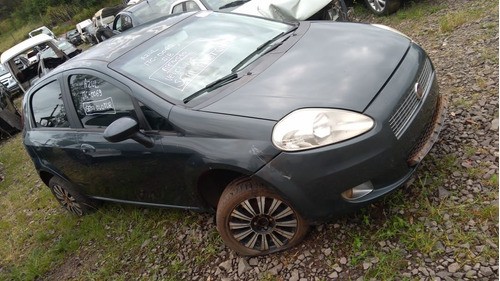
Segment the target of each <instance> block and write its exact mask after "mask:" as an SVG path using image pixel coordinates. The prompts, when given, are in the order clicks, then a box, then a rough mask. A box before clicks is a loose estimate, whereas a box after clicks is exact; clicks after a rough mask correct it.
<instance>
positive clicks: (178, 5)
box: [172, 3, 184, 14]
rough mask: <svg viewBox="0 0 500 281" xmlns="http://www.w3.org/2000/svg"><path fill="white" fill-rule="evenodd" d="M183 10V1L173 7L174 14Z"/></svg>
mask: <svg viewBox="0 0 500 281" xmlns="http://www.w3.org/2000/svg"><path fill="white" fill-rule="evenodd" d="M182 12H184V10H183V9H182V3H180V4H177V5H175V6H174V8H173V9H172V14H178V13H182Z"/></svg>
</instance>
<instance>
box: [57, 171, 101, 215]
mask: <svg viewBox="0 0 500 281" xmlns="http://www.w3.org/2000/svg"><path fill="white" fill-rule="evenodd" d="M49 188H50V191H52V194H53V195H54V197H55V198H56V200H57V201H58V202H59V204H61V206H63V207H64V208H65V209H66V210H67V211H68V212H70V213H72V214H73V215H76V216H83V215H87V214H90V213H92V212H94V211H95V210H96V209H97V202H96V201H95V200H92V199H90V198H88V197H86V196H84V195H82V194H80V193H79V192H78V191H76V189H75V188H74V187H73V186H71V185H70V184H69V183H68V182H67V181H65V180H63V179H61V178H59V177H57V176H54V177H52V178H51V179H50V181H49Z"/></svg>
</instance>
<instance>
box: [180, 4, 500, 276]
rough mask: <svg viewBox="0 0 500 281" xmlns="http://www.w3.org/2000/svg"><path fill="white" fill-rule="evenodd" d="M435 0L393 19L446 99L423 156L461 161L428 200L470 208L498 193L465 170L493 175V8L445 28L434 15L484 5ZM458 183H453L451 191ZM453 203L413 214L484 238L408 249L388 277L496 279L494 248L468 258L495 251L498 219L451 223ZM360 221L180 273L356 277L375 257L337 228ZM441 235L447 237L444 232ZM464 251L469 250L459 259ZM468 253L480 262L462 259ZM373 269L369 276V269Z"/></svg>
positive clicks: (388, 244)
mask: <svg viewBox="0 0 500 281" xmlns="http://www.w3.org/2000/svg"><path fill="white" fill-rule="evenodd" d="M442 2H443V3H442V5H445V6H446V7H445V8H444V9H442V10H440V11H438V12H436V13H435V14H433V15H431V16H428V17H423V18H422V21H421V22H419V23H418V25H413V26H411V27H408V26H406V25H407V24H408V22H406V21H403V22H401V24H399V25H398V26H393V27H394V28H396V29H399V30H403V31H404V32H405V33H406V34H408V35H409V36H410V37H411V38H412V39H413V40H415V41H416V42H418V43H419V44H421V45H422V46H423V47H424V49H426V50H427V51H428V53H429V55H430V57H431V59H432V60H433V63H434V65H435V67H436V70H437V73H438V75H439V85H440V89H441V92H442V93H443V94H444V95H446V96H447V97H448V99H449V101H450V106H449V109H448V117H447V122H446V123H447V125H446V127H445V128H444V130H443V132H442V133H441V141H440V142H439V143H438V144H437V145H436V146H435V147H434V149H433V150H432V151H431V156H430V157H434V158H440V157H446V156H447V155H450V154H453V155H455V156H456V157H457V160H458V163H454V164H456V165H460V166H461V167H462V168H464V169H459V170H460V171H454V172H453V173H452V174H450V175H448V177H447V178H446V179H445V180H444V184H443V185H442V186H441V187H439V188H438V190H437V192H435V193H434V194H432V195H430V196H429V200H431V201H433V202H436V204H440V202H443V201H446V202H445V203H443V204H447V205H451V206H453V205H460V204H464V203H472V202H476V203H477V208H481V207H482V206H484V205H488V204H492V205H498V200H495V198H494V199H493V200H492V201H483V200H484V198H481V197H480V195H481V194H484V193H485V192H492V193H493V194H495V193H496V194H497V196H496V199H498V192H497V191H496V189H497V188H498V186H493V188H494V189H493V190H485V188H487V187H485V185H483V184H481V183H480V182H478V180H477V176H475V175H473V174H472V173H470V170H471V169H476V168H478V167H480V168H481V169H480V170H479V173H481V177H482V178H483V179H485V180H486V179H490V178H491V177H492V175H495V174H496V175H498V145H499V143H498V57H497V56H495V54H497V53H498V14H492V15H489V16H487V17H482V18H479V19H476V20H473V21H471V22H467V23H464V24H463V25H461V26H460V27H458V28H456V29H455V30H454V31H452V32H449V33H440V32H439V31H438V30H439V21H438V19H440V18H442V17H443V16H444V15H446V14H450V13H454V12H456V11H461V10H466V9H465V8H464V7H465V6H469V5H478V6H480V5H483V4H484V1H483V2H481V1H477V2H476V3H473V1H466V0H448V1H442ZM359 20H360V21H364V22H377V21H379V20H380V19H378V18H375V17H371V16H368V17H365V18H360V19H359ZM491 26H494V28H493V31H492V32H491V30H490V31H488V28H490V29H491ZM409 28H411V29H409ZM474 148H476V149H474ZM467 150H471V151H467ZM432 168H433V165H432V164H429V163H424V164H423V167H421V170H427V171H429V169H432ZM430 174H431V175H432V173H430ZM419 175H422V173H421V174H419ZM419 175H417V177H418V176H419ZM458 189H460V190H459V191H457V190H458ZM490 189H491V187H490ZM487 200H489V199H487ZM382 207H384V206H382ZM452 209H453V208H450V210H451V211H450V212H444V213H443V214H441V215H442V217H443V220H444V225H443V224H438V223H436V222H435V221H432V220H429V221H427V220H426V218H425V217H420V218H418V219H420V220H423V221H425V224H428V229H427V230H426V231H436V232H442V233H444V234H445V235H444V236H445V237H446V233H454V231H450V229H453V228H462V229H463V231H477V232H482V233H483V234H484V236H482V237H490V238H489V239H485V240H482V239H478V240H475V241H469V242H464V243H462V244H457V245H455V246H451V247H450V246H445V245H444V244H445V243H444V242H439V241H438V243H436V245H434V246H435V247H437V248H442V249H441V250H442V253H443V254H442V255H437V256H432V257H431V256H430V255H427V254H424V253H419V252H418V251H412V252H407V253H406V254H405V256H404V261H403V262H404V263H406V266H405V270H402V271H400V273H399V274H396V275H395V276H398V275H399V278H400V279H405V278H408V279H425V280H459V279H465V280H467V279H469V280H497V279H498V255H497V259H494V258H493V259H492V258H490V259H487V260H482V261H480V260H481V259H474V258H471V257H480V256H481V253H482V251H483V250H484V248H485V247H491V248H493V249H495V251H497V249H498V220H497V221H496V222H495V221H489V222H482V224H480V222H479V220H478V221H475V220H473V219H471V220H469V221H467V222H465V224H464V225H457V221H456V220H454V219H452V217H453V216H458V215H459V214H457V213H454V212H453V210H452ZM399 212H404V211H399ZM409 212H411V210H410V211H409ZM206 221H207V225H204V226H203V228H205V227H207V228H212V227H214V226H213V225H212V223H211V222H210V217H207V218H206ZM360 227H362V226H360V221H359V220H358V221H356V222H354V223H348V222H347V219H343V220H340V221H337V222H333V223H331V224H326V225H320V226H319V227H317V228H316V229H315V230H314V231H312V233H311V235H309V238H308V239H307V241H306V243H304V244H303V245H302V246H299V247H298V249H293V250H291V251H288V252H285V253H279V254H275V255H270V256H267V257H259V258H250V259H248V258H240V257H236V256H234V255H233V254H232V253H231V252H228V251H222V252H221V253H220V254H219V255H218V256H217V258H215V259H214V260H213V261H212V262H211V263H209V264H208V265H206V266H204V267H202V268H199V267H197V266H192V267H191V266H189V265H188V266H187V268H190V269H189V270H188V271H187V272H186V274H185V275H184V276H183V277H185V278H188V279H189V278H191V279H198V280H254V279H271V280H272V279H277V280H292V281H293V280H325V279H335V278H339V279H344V280H345V279H352V280H357V279H363V276H365V273H367V272H368V271H369V270H371V271H372V272H373V271H374V270H375V271H376V267H377V264H378V263H379V262H380V261H379V260H377V258H376V257H374V258H371V259H370V258H367V259H364V260H363V261H362V262H360V263H359V264H357V265H356V266H352V261H353V260H354V258H355V257H353V256H349V255H347V254H346V253H345V252H343V250H342V249H343V248H345V246H344V245H342V243H343V239H342V237H343V235H344V234H346V233H351V232H356V231H358V229H359V228H360ZM447 239H451V240H453V239H454V238H453V237H451V235H450V237H447ZM378 244H379V246H380V248H381V249H382V250H383V251H387V252H391V251H395V250H396V249H398V250H403V252H404V246H401V245H398V243H397V242H396V243H395V242H394V241H390V240H388V241H384V240H381V241H379V242H378ZM448 244H450V243H448ZM454 247H457V248H462V249H463V248H465V249H467V250H468V251H467V253H466V254H462V252H463V251H461V250H457V249H454ZM181 255H182V254H181ZM354 255H356V253H355V254H354ZM465 255H467V256H469V257H468V258H465ZM470 260H478V261H479V262H472V263H468V261H470ZM186 262H187V263H188V264H189V263H190V261H189V260H186ZM389 267H390V266H389ZM374 275H375V276H376V273H375V274H374ZM375 279H378V278H375Z"/></svg>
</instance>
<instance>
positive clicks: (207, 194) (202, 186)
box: [197, 168, 249, 210]
mask: <svg viewBox="0 0 500 281" xmlns="http://www.w3.org/2000/svg"><path fill="white" fill-rule="evenodd" d="M241 177H249V174H247V173H245V172H243V171H235V170H231V169H227V168H226V169H223V168H217V169H209V170H207V171H205V172H204V173H202V174H201V175H200V176H199V178H198V185H197V191H198V194H199V196H200V197H201V200H202V201H203V203H204V204H205V205H206V206H207V207H209V208H213V209H214V210H215V209H216V208H217V204H218V202H219V198H220V196H221V195H222V192H223V191H224V189H226V187H227V185H228V184H229V183H230V182H232V181H233V180H235V179H237V178H241Z"/></svg>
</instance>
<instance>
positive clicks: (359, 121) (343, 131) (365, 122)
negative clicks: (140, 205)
mask: <svg viewBox="0 0 500 281" xmlns="http://www.w3.org/2000/svg"><path fill="white" fill-rule="evenodd" d="M373 125H374V122H373V119H371V118H370V117H368V116H366V115H363V114H360V113H356V112H352V111H347V110H340V109H327V108H307V109H299V110H296V111H294V112H292V113H290V114H288V115H287V116H285V118H283V119H281V120H280V121H279V122H278V123H277V124H276V126H274V129H273V136H272V140H273V144H274V145H275V146H277V147H278V148H280V149H282V150H285V151H298V150H306V149H310V148H315V147H320V146H325V145H329V144H332V143H336V142H341V141H344V140H347V139H350V138H353V137H356V136H359V135H361V134H363V133H365V132H367V131H369V130H370V129H371V128H373Z"/></svg>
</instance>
